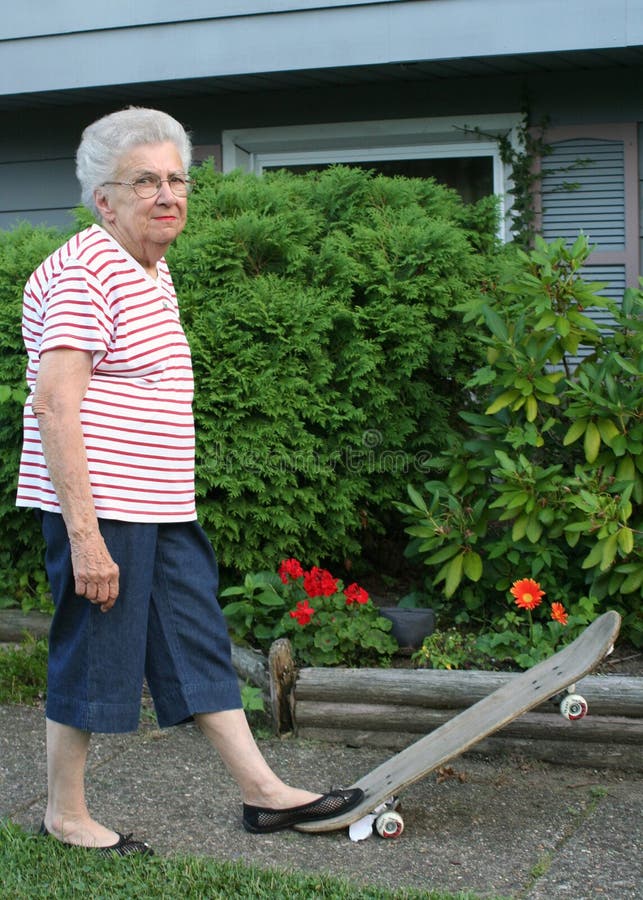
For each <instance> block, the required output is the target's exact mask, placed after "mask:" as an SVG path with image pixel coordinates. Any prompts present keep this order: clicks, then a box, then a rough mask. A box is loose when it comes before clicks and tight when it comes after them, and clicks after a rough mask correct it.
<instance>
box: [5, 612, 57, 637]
mask: <svg viewBox="0 0 643 900" xmlns="http://www.w3.org/2000/svg"><path fill="white" fill-rule="evenodd" d="M50 626H51V616H50V615H47V613H41V612H37V611H36V610H32V611H31V612H27V613H26V612H23V611H22V610H21V609H3V610H0V642H1V643H19V642H20V641H22V640H23V639H24V637H25V635H27V634H28V635H32V637H35V638H44V637H47V635H48V634H49V628H50Z"/></svg>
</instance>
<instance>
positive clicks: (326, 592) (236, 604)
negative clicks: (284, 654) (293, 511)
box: [221, 559, 398, 666]
mask: <svg viewBox="0 0 643 900" xmlns="http://www.w3.org/2000/svg"><path fill="white" fill-rule="evenodd" d="M221 596H222V597H223V598H240V599H234V600H232V602H228V603H227V604H226V606H224V607H223V612H224V614H225V616H226V619H227V621H228V625H229V626H230V631H231V633H232V636H233V637H234V638H235V639H236V640H238V641H246V640H248V641H250V642H251V644H252V645H253V646H255V647H258V648H259V649H262V650H264V651H268V650H269V648H270V645H271V644H272V642H273V641H274V640H276V639H277V638H280V637H288V638H289V639H290V642H291V645H292V648H293V653H294V656H295V659H296V660H297V662H298V663H299V664H300V665H308V666H337V665H348V666H368V665H373V664H380V665H383V664H385V663H387V662H389V661H390V658H391V656H392V655H393V653H394V652H395V651H396V650H397V649H398V645H397V641H396V640H395V639H394V638H393V637H392V636H391V635H390V634H389V633H388V632H389V631H390V630H391V623H390V621H389V620H388V619H385V618H384V616H381V615H380V614H379V611H378V610H377V608H376V607H375V605H374V603H373V601H372V600H371V599H370V597H369V596H368V594H367V593H366V591H365V590H363V588H360V587H359V585H357V584H355V583H354V584H351V585H349V586H348V587H346V588H345V587H344V584H343V582H342V581H341V580H340V579H338V578H334V577H333V576H332V575H331V574H330V572H328V571H327V570H325V569H319V568H318V567H317V566H313V567H312V568H311V569H310V570H309V571H306V572H305V571H304V570H303V568H302V567H301V565H300V563H299V562H298V561H297V560H295V559H289V560H284V561H282V563H281V566H280V569H279V573H278V574H274V573H272V572H260V573H257V574H254V575H247V576H246V578H245V581H244V583H243V585H238V586H233V587H229V588H226V589H224V590H223V591H222V592H221ZM311 600H312V603H313V604H314V605H311V602H310V601H311Z"/></svg>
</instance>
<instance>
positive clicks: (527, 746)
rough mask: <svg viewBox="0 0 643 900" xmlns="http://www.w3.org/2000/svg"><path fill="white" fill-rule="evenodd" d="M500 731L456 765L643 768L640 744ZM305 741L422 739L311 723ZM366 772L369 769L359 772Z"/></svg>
mask: <svg viewBox="0 0 643 900" xmlns="http://www.w3.org/2000/svg"><path fill="white" fill-rule="evenodd" d="M501 734H502V733H501V732H498V733H497V734H496V735H494V736H493V737H491V738H486V739H485V740H484V741H480V743H479V744H476V745H475V747H474V748H473V749H472V750H469V751H468V752H467V753H464V754H462V756H460V757H457V758H456V759H455V760H454V761H453V766H454V767H455V768H456V769H458V770H462V767H463V766H466V760H467V758H469V757H475V756H489V757H501V756H504V757H507V756H516V757H524V758H525V759H529V760H538V761H541V762H550V763H554V764H557V765H561V763H564V764H565V765H567V766H579V767H591V768H595V769H618V770H623V771H624V770H630V771H634V772H641V771H643V757H642V754H641V748H640V746H637V745H634V744H618V743H613V742H611V741H610V742H609V743H583V742H578V743H574V744H573V745H570V744H569V743H568V742H567V741H551V740H543V741H534V740H531V739H523V738H512V737H508V736H500V735H501ZM298 735H299V737H300V738H302V739H303V740H309V741H330V742H332V743H336V744H344V745H346V746H348V747H358V748H359V747H369V748H371V747H375V748H380V749H382V750H385V751H387V752H389V753H396V752H399V751H400V750H404V749H405V748H406V747H408V746H409V745H410V744H412V743H413V742H414V741H416V740H417V739H418V736H417V734H408V733H404V732H400V731H397V732H396V731H366V730H360V729H357V728H333V727H328V726H325V727H323V728H318V727H316V726H307V727H305V728H301V729H300V730H298ZM358 774H359V775H363V774H366V773H365V772H360V773H358Z"/></svg>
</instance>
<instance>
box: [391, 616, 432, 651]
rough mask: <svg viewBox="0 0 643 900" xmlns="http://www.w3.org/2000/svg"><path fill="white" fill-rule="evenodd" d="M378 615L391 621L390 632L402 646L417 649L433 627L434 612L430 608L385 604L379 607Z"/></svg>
mask: <svg viewBox="0 0 643 900" xmlns="http://www.w3.org/2000/svg"><path fill="white" fill-rule="evenodd" d="M380 615H382V616H384V617H385V618H386V619H388V620H389V621H390V622H392V623H393V628H392V629H391V634H392V635H393V637H394V638H395V640H396V641H397V642H398V644H399V645H400V647H402V648H407V649H408V648H410V649H412V650H417V648H418V647H421V646H422V641H423V640H424V638H425V637H428V636H429V635H430V634H432V633H433V630H434V628H435V613H434V612H433V610H432V609H413V608H409V607H402V606H385V607H384V608H383V609H380Z"/></svg>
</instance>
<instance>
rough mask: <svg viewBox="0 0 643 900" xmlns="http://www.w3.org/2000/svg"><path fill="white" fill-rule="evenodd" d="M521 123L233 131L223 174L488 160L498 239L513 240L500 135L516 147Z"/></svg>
mask: <svg viewBox="0 0 643 900" xmlns="http://www.w3.org/2000/svg"><path fill="white" fill-rule="evenodd" d="M521 122H522V115H521V114H520V113H518V112H516V113H503V114H498V115H480V116H466V117H465V116H444V117H437V118H422V119H390V120H387V119H382V120H376V121H365V122H335V123H322V124H317V125H286V126H272V127H268V128H246V129H239V130H237V129H234V130H232V129H231V130H226V131H224V132H223V135H222V162H223V171H224V172H230V171H232V170H234V169H242V170H244V171H246V172H254V173H255V174H257V175H261V173H262V172H263V171H264V170H265V169H266V168H268V167H270V168H274V167H279V166H288V165H306V164H311V165H312V164H315V163H329V164H333V163H338V164H340V163H350V162H369V161H376V160H392V159H445V158H457V157H472V156H478V157H480V156H488V157H490V158H491V161H492V172H493V191H494V194H495V195H496V196H498V197H499V199H500V219H499V227H498V231H499V237H500V238H501V239H502V240H503V241H509V240H511V224H512V223H511V205H512V198H511V193H510V190H511V187H512V181H511V169H510V168H509V167H508V166H507V165H505V164H504V163H503V162H502V159H501V155H500V147H499V144H498V140H497V139H496V135H498V136H503V137H507V136H508V137H509V140H510V141H511V142H512V144H514V145H515V146H517V145H518V128H519V126H520V124H521Z"/></svg>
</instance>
